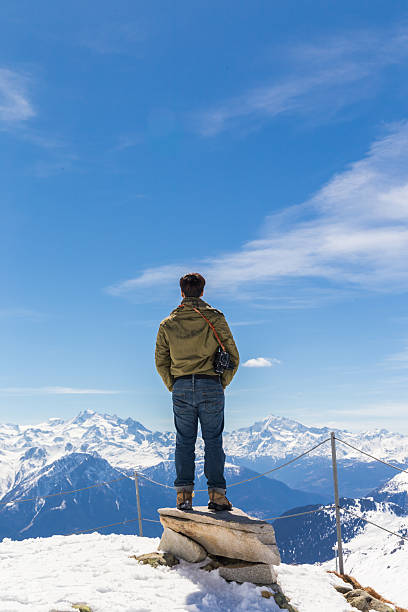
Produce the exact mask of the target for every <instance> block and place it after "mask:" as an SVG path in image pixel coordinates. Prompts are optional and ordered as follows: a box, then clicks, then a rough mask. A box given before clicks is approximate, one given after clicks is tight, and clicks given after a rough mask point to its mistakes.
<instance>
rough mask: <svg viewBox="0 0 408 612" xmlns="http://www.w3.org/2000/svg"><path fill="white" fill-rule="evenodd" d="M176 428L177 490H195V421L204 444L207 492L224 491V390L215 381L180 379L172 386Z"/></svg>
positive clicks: (211, 379)
mask: <svg viewBox="0 0 408 612" xmlns="http://www.w3.org/2000/svg"><path fill="white" fill-rule="evenodd" d="M173 412H174V424H175V426H176V431H177V436H176V456H175V459H176V474H177V477H176V480H175V481H174V486H175V487H176V489H177V490H180V489H186V490H192V489H193V488H194V468H195V464H194V462H195V444H196V440H197V429H198V421H200V425H201V434H202V436H203V440H204V474H205V476H206V478H207V485H208V488H209V489H225V488H226V483H225V478H224V463H225V453H224V451H223V448H222V432H223V430H224V389H223V387H222V385H221V383H220V382H219V380H218V379H217V378H215V377H214V378H195V377H194V376H193V377H192V378H190V379H184V378H182V379H179V380H176V381H175V382H174V386H173Z"/></svg>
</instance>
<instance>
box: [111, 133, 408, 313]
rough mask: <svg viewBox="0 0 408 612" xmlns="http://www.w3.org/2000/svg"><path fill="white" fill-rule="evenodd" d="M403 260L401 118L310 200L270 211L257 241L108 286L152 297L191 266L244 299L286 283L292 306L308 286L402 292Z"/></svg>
mask: <svg viewBox="0 0 408 612" xmlns="http://www.w3.org/2000/svg"><path fill="white" fill-rule="evenodd" d="M407 261H408V123H406V122H405V123H401V124H400V125H397V126H394V127H393V129H392V130H390V131H389V132H388V134H387V135H386V136H385V137H383V138H382V139H381V140H378V141H377V142H375V143H374V144H373V145H372V146H371V148H370V149H369V151H368V153H367V155H366V156H365V157H364V158H363V159H361V160H359V161H357V162H355V163H353V164H352V165H351V166H350V167H349V168H348V169H347V170H345V171H344V172H342V173H339V174H337V175H335V176H334V177H333V178H332V179H331V180H330V181H329V182H328V183H327V184H326V185H324V186H323V187H322V188H321V189H320V190H319V191H318V192H317V193H316V195H315V196H314V197H312V198H311V199H310V200H307V201H306V202H304V203H303V204H301V205H298V206H293V207H289V208H287V209H286V210H285V211H283V212H282V213H279V214H275V215H272V216H270V217H269V218H268V219H267V220H266V223H265V227H264V230H263V235H262V237H261V238H259V239H256V240H252V241H251V242H248V243H246V244H244V245H243V246H242V247H241V248H240V249H238V250H236V251H232V252H230V253H223V254H219V255H217V256H216V257H212V258H208V259H207V260H204V261H202V262H196V263H195V264H194V265H193V266H192V265H191V262H190V263H188V265H187V262H186V264H185V265H183V266H182V265H180V264H177V265H171V264H166V265H164V266H158V267H156V268H149V269H147V270H145V271H144V272H142V274H140V275H139V276H138V277H136V278H133V279H130V280H127V281H122V282H121V283H118V284H117V285H114V286H112V287H110V288H109V289H108V291H109V292H110V293H112V294H114V295H122V294H125V293H131V294H132V295H136V296H140V295H141V293H142V292H146V291H148V292H149V294H151V289H152V287H153V286H154V285H156V284H157V283H158V282H159V283H160V284H161V285H163V286H170V285H174V282H175V281H176V280H177V279H178V277H179V276H180V275H181V274H182V273H185V272H186V271H187V270H188V269H189V268H191V269H193V268H194V269H198V270H200V271H201V273H202V274H204V276H205V277H206V280H207V287H210V288H212V289H215V290H216V291H218V292H219V293H221V292H233V293H234V296H235V297H241V298H244V299H245V298H246V297H248V298H253V297H254V295H255V296H256V297H259V296H261V297H262V299H263V300H265V303H266V301H267V300H269V301H271V300H272V301H273V300H276V299H277V300H278V301H279V300H282V297H281V296H280V295H279V292H278V288H279V287H280V286H282V287H284V289H285V295H287V294H290V291H288V287H290V288H293V292H294V293H295V295H296V296H300V298H301V299H300V304H298V306H297V307H302V301H304V300H305V298H304V295H303V293H302V291H304V289H305V286H306V287H307V288H309V290H310V289H311V290H312V291H313V290H315V292H316V294H319V295H320V294H322V295H324V292H325V291H326V292H327V293H328V294H333V292H334V293H336V292H338V293H339V294H341V293H342V292H343V293H344V292H347V291H349V290H350V291H351V290H358V289H360V290H361V289H362V290H365V291H366V290H372V291H388V292H398V291H405V290H407V289H408V266H407V263H406V262H407ZM300 280H302V282H300ZM290 281H292V284H291V283H290ZM322 282H324V283H326V287H322ZM268 285H269V286H271V285H272V286H273V289H274V292H273V294H272V295H270V294H268ZM154 297H155V296H152V295H150V298H151V299H154ZM306 298H307V296H306ZM288 299H289V300H291V299H293V295H292V296H290V295H289V296H288ZM271 305H272V307H274V306H273V304H271ZM282 305H283V303H279V304H278V306H279V307H280V306H282ZM304 305H306V306H307V299H306V301H305V303H304Z"/></svg>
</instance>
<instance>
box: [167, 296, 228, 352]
mask: <svg viewBox="0 0 408 612" xmlns="http://www.w3.org/2000/svg"><path fill="white" fill-rule="evenodd" d="M182 307H184V304H180V306H179V308H182ZM192 309H193V310H195V311H196V312H198V314H199V315H201V316H202V317H203V319H204V320H205V321H207V323H208V325H209V326H210V327H211V329H212V330H213V332H214V336H215V337H216V339H217V342H218V344H219V345H220V347H221V348H222V350H223V351H224V353H226V352H227V351H226V350H225V346H224V345H223V343H222V342H221V340H220V337H219V335H218V334H217V331H216V329H215V327H214V325H213V324H212V323H211V321H209V320H208V319H207V317H205V316H204V315H203V313H202V312H201V311H200V310H198V308H194V306H192Z"/></svg>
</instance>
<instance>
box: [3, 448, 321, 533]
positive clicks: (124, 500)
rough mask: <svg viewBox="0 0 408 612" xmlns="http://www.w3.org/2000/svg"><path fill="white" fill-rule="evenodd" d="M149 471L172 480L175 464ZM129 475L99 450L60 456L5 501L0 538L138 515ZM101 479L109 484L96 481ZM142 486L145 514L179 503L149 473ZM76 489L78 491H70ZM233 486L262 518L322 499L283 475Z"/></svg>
mask: <svg viewBox="0 0 408 612" xmlns="http://www.w3.org/2000/svg"><path fill="white" fill-rule="evenodd" d="M203 472H204V470H203V462H198V465H197V474H196V476H197V478H196V485H197V486H196V488H197V490H200V489H204V491H205V489H206V485H205V482H206V480H205V476H204V473H203ZM145 474H146V476H148V477H150V478H152V479H154V480H156V481H159V482H162V483H164V484H167V485H172V484H173V481H174V477H175V473H174V463H173V462H172V461H167V462H162V463H160V464H158V465H156V466H153V467H151V468H147V469H146V470H145ZM225 474H226V478H227V479H228V481H229V482H238V481H240V480H243V479H247V478H251V477H252V476H254V475H256V474H255V473H254V472H251V471H250V470H248V469H247V468H244V467H242V466H235V465H231V464H227V465H226V469H225ZM132 475H133V474H131V473H129V476H132ZM123 476H125V478H123ZM126 476H127V475H126V473H125V472H124V471H123V470H117V469H115V468H113V467H112V466H111V465H110V464H109V463H108V462H107V461H106V460H105V459H102V458H101V457H99V456H97V455H89V454H86V453H71V454H68V455H65V456H64V457H62V458H61V459H57V460H56V461H54V462H53V463H52V464H48V465H46V466H44V467H43V468H41V469H40V470H39V471H38V472H36V473H34V474H32V475H30V476H26V477H25V478H24V479H23V480H22V481H21V482H20V483H19V484H17V485H16V486H15V487H13V489H11V490H10V491H9V492H8V493H7V494H6V495H5V496H4V498H3V499H2V500H1V501H0V540H1V539H2V538H4V537H10V538H13V539H24V538H28V537H39V536H41V537H46V536H51V535H55V534H66V533H70V532H72V531H75V530H76V529H80V530H84V529H91V528H95V527H98V526H102V525H107V524H109V525H111V524H112V523H113V524H114V523H118V522H121V521H127V520H129V519H134V518H136V497H135V485H134V482H133V480H132V479H131V478H127V477H126ZM100 482H105V483H106V482H108V483H109V484H107V485H105V484H104V485H103V486H100V487H95V486H94V485H95V484H96V483H100ZM139 487H140V497H141V508H142V516H143V517H145V518H148V519H153V520H157V519H158V515H157V508H159V507H162V506H173V505H174V502H175V492H174V490H173V489H172V488H171V487H169V488H165V487H164V488H163V487H159V486H157V485H155V484H153V483H151V482H150V481H149V480H146V479H144V478H141V479H140V480H139ZM72 490H74V493H69V491H72ZM232 491H233V492H232V499H233V502H234V504H235V505H236V506H238V507H240V508H242V509H244V510H245V511H247V512H249V513H251V514H253V515H256V516H260V517H269V516H277V515H279V514H281V512H283V511H284V510H286V509H287V508H290V507H291V506H293V505H297V504H299V503H310V502H313V503H316V502H319V499H318V498H316V496H315V495H310V494H308V493H305V492H303V491H296V490H293V489H290V488H289V487H288V486H287V485H285V484H284V483H282V482H280V481H278V480H273V479H271V478H265V477H261V478H258V479H256V480H255V481H254V482H253V483H252V486H251V488H250V489H248V488H243V487H237V488H236V489H232ZM49 496H51V497H49ZM18 500H23V501H20V502H19V501H18ZM24 500H29V501H24ZM207 500H208V496H207V493H206V491H205V492H197V494H196V497H195V504H196V505H205V504H206V503H207ZM136 529H137V524H136V522H134V523H133V524H126V525H113V526H112V527H109V528H107V529H105V530H104V531H103V533H109V532H113V533H134V532H135V530H136ZM144 532H145V534H147V535H159V534H160V533H161V526H160V524H159V525H156V524H154V523H151V522H145V523H144Z"/></svg>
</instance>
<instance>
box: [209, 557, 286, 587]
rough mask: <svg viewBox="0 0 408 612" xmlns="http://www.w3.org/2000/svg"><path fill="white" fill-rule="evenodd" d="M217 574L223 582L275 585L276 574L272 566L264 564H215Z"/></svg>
mask: <svg viewBox="0 0 408 612" xmlns="http://www.w3.org/2000/svg"><path fill="white" fill-rule="evenodd" d="M217 565H218V570H219V574H220V576H221V577H222V578H225V580H234V581H235V582H252V583H253V584H262V585H267V584H276V573H275V570H274V569H273V566H272V565H267V564H266V563H245V562H243V561H235V562H232V563H231V562H230V563H228V562H225V561H224V562H223V564H217Z"/></svg>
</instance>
